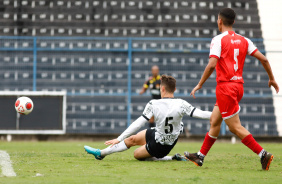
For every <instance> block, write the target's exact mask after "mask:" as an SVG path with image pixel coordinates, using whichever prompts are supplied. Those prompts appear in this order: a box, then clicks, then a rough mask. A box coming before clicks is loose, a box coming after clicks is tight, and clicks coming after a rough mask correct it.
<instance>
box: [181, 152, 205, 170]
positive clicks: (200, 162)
mask: <svg viewBox="0 0 282 184" xmlns="http://www.w3.org/2000/svg"><path fill="white" fill-rule="evenodd" d="M184 155H185V157H186V158H187V159H188V160H190V161H192V162H193V163H194V164H195V165H196V166H200V167H201V166H202V165H203V164H204V158H203V157H201V156H200V155H198V154H197V153H189V152H187V151H185V152H184Z"/></svg>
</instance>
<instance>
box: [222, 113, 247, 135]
mask: <svg viewBox="0 0 282 184" xmlns="http://www.w3.org/2000/svg"><path fill="white" fill-rule="evenodd" d="M224 121H225V123H226V125H227V126H228V128H229V130H230V132H232V133H233V134H235V135H237V136H238V137H239V138H240V139H241V140H242V139H244V138H245V137H246V136H247V135H249V134H250V132H249V131H248V130H247V129H246V128H244V127H243V126H242V125H241V121H240V119H239V114H236V115H235V116H233V117H231V118H229V119H225V120H224Z"/></svg>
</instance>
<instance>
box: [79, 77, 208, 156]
mask: <svg viewBox="0 0 282 184" xmlns="http://www.w3.org/2000/svg"><path fill="white" fill-rule="evenodd" d="M175 89H176V80H175V78H173V77H171V76H167V75H162V77H161V85H160V91H161V97H162V99H158V100H151V101H150V102H149V103H148V104H147V105H146V107H145V109H144V111H143V114H142V116H140V117H139V118H138V119H137V120H135V121H134V122H133V123H132V124H131V125H130V126H129V127H128V128H127V129H126V130H125V131H124V132H123V133H122V134H121V135H120V136H119V137H118V138H117V139H113V140H109V141H106V142H105V144H106V145H110V146H109V147H107V148H105V149H103V150H100V149H95V148H92V147H90V146H84V149H85V150H86V151H87V153H89V154H92V155H94V156H95V158H96V159H97V160H102V159H103V158H104V157H105V156H107V155H110V154H112V153H116V152H122V151H125V150H127V149H129V148H130V147H132V146H137V145H139V146H141V147H139V148H138V149H136V150H135V151H134V157H135V158H136V159H138V160H146V161H149V160H173V159H175V160H186V158H185V157H182V156H181V155H180V154H176V155H174V156H173V157H172V156H167V155H168V154H169V153H170V151H171V150H172V149H173V147H174V146H175V144H176V143H177V140H178V136H179V135H180V133H181V132H182V131H183V123H182V118H183V116H184V115H188V116H190V117H195V118H201V119H208V120H209V119H210V116H211V112H209V111H202V110H200V109H197V108H195V107H193V106H192V105H191V104H189V103H188V102H186V101H185V100H182V99H177V98H174V91H175ZM152 116H154V117H155V122H156V127H155V128H152V129H146V130H143V131H141V132H139V133H137V134H136V135H133V134H134V133H135V132H136V131H138V130H139V129H140V128H141V127H142V126H143V125H144V124H145V123H146V122H148V120H149V119H150V118H151V117H152Z"/></svg>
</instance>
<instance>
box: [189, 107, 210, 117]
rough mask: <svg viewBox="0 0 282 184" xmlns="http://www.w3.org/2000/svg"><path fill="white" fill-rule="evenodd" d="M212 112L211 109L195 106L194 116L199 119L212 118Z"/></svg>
mask: <svg viewBox="0 0 282 184" xmlns="http://www.w3.org/2000/svg"><path fill="white" fill-rule="evenodd" d="M211 114H212V112H210V111H202V110H201V109H197V108H195V110H194V112H193V115H192V117H193V118H199V119H210V118H211Z"/></svg>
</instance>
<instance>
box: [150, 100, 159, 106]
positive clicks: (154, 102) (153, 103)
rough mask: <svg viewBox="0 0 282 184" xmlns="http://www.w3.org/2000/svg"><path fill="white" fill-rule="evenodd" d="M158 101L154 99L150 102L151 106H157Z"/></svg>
mask: <svg viewBox="0 0 282 184" xmlns="http://www.w3.org/2000/svg"><path fill="white" fill-rule="evenodd" d="M157 101H158V99H152V100H150V101H149V102H148V104H149V105H156V104H157Z"/></svg>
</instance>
